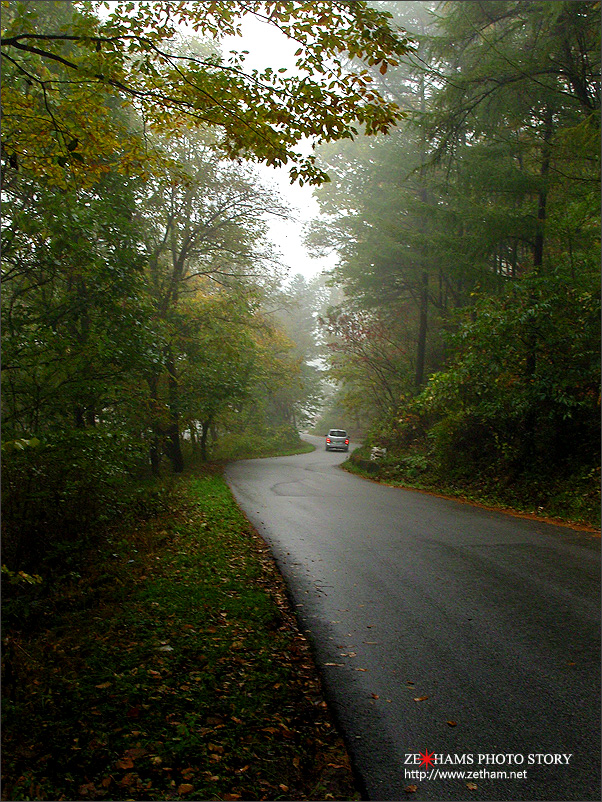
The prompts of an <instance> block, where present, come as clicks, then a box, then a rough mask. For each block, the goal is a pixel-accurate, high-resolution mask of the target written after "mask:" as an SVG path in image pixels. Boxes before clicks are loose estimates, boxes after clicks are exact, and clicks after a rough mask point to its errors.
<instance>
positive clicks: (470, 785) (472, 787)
mask: <svg viewBox="0 0 602 802" xmlns="http://www.w3.org/2000/svg"><path fill="white" fill-rule="evenodd" d="M466 787H467V788H468V790H469V791H476V790H477V788H478V787H479V786H478V785H477V784H476V783H466Z"/></svg>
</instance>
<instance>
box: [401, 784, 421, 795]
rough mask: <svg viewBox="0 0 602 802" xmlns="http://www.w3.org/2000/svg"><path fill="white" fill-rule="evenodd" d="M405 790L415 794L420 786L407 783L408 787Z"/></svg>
mask: <svg viewBox="0 0 602 802" xmlns="http://www.w3.org/2000/svg"><path fill="white" fill-rule="evenodd" d="M403 790H404V791H406V792H407V793H408V794H415V793H416V791H417V790H418V786H417V785H406V787H405V788H404V789H403Z"/></svg>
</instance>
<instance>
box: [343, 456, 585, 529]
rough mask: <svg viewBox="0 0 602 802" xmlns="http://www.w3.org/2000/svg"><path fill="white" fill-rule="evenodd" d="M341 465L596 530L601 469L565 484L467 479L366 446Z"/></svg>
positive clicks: (413, 458)
mask: <svg viewBox="0 0 602 802" xmlns="http://www.w3.org/2000/svg"><path fill="white" fill-rule="evenodd" d="M341 467H343V468H344V469H345V470H347V471H349V472H350V473H355V474H357V475H358V476H363V477H364V478H366V479H372V480H373V481H377V482H381V483H383V484H388V485H391V486H393V487H405V488H409V489H412V490H422V491H425V492H428V493H435V494H439V495H442V496H446V497H449V498H455V499H458V500H459V501H466V502H470V503H474V504H481V505H483V506H487V507H492V508H494V509H499V510H501V511H505V512H510V513H518V514H521V515H526V516H534V517H537V518H542V519H547V520H549V521H550V522H551V523H562V524H568V525H572V526H577V527H582V528H586V529H593V530H596V531H598V530H599V529H600V481H599V476H600V474H599V470H598V471H592V472H591V474H588V475H587V476H583V477H573V478H572V479H571V480H570V481H565V482H560V481H556V482H554V481H546V480H544V479H542V478H541V477H536V478H534V479H531V480H529V479H528V478H525V477H524V478H522V479H521V481H519V482H514V483H510V482H508V481H503V480H502V479H499V478H495V479H492V478H490V477H479V476H475V477H474V478H473V479H472V480H471V481H467V480H465V479H461V478H458V477H456V478H454V479H452V478H451V477H446V476H443V475H441V474H440V473H439V472H438V471H436V470H435V469H433V468H432V467H431V466H430V464H429V460H428V459H427V458H426V457H424V456H423V455H421V454H418V455H413V454H410V455H408V456H406V457H405V458H397V459H394V458H385V459H384V460H381V461H371V460H370V456H369V448H368V447H366V448H362V449H358V450H356V451H354V452H353V454H352V455H351V456H350V458H349V459H348V460H346V461H345V463H343V465H342V466H341Z"/></svg>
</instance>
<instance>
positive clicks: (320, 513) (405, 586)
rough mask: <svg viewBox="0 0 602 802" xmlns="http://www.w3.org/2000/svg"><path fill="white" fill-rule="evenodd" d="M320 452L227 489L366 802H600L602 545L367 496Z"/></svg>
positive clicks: (264, 468)
mask: <svg viewBox="0 0 602 802" xmlns="http://www.w3.org/2000/svg"><path fill="white" fill-rule="evenodd" d="M306 439H307V440H309V441H311V442H312V443H314V444H316V445H317V446H318V450H316V451H315V452H313V453H311V454H304V455H299V456H295V457H279V458H275V459H266V460H247V461H241V462H236V463H232V464H230V465H229V466H228V468H227V473H226V476H227V479H228V482H229V484H230V486H231V488H232V489H233V491H234V494H235V496H236V498H237V500H238V502H239V504H240V506H241V507H242V509H243V510H244V512H245V513H246V515H247V516H248V518H249V519H250V521H251V522H252V523H253V524H254V526H255V527H256V529H257V530H258V531H259V532H260V534H261V535H262V536H263V537H264V539H265V540H266V541H267V542H268V544H269V545H270V547H271V549H272V553H273V554H274V556H275V558H276V560H277V562H278V564H279V567H280V570H281V571H282V573H283V575H284V577H285V579H286V581H287V584H288V586H289V589H290V592H291V595H292V598H293V600H294V603H295V604H296V609H297V613H298V616H299V620H300V622H301V625H302V627H303V628H304V630H305V632H306V634H307V633H309V635H308V637H309V638H310V639H311V641H312V643H313V645H314V650H315V656H316V661H317V663H318V665H319V667H320V669H321V672H322V675H323V678H324V682H325V685H326V689H327V693H328V694H329V697H330V700H331V703H332V706H333V709H334V712H335V714H336V716H337V718H338V720H339V723H340V725H341V728H342V731H343V733H344V735H345V737H346V740H347V743H348V747H349V750H350V753H351V755H352V759H353V761H354V764H355V766H356V769H357V771H358V774H359V776H360V777H361V780H362V782H363V784H364V788H365V797H366V798H368V799H371V800H403V799H416V800H418V799H435V800H447V799H460V800H468V799H470V800H473V799H474V800H478V799H487V800H514V799H516V800H565V799H566V800H568V799H575V800H590V799H591V800H598V799H600V723H599V722H600V697H599V691H600V653H599V644H600V640H599V623H600V597H599V578H600V570H599V546H600V540H599V537H597V536H596V535H595V534H592V533H589V532H582V531H576V530H573V529H570V528H565V527H559V526H552V525H550V524H545V523H541V522H538V521H535V520H526V519H521V518H517V517H513V516H509V515H506V514H503V513H498V512H491V511H488V510H484V509H481V508H478V507H474V506H471V505H468V504H462V503H459V502H455V501H449V500H446V499H441V498H437V497H435V496H430V495H427V494H424V493H418V492H412V491H405V490H401V489H399V488H392V487H385V486H382V485H379V484H377V483H375V482H370V481H366V480H364V479H361V478H359V477H356V476H353V475H350V474H348V473H347V472H345V471H343V470H342V469H341V468H340V467H339V463H341V462H342V461H343V460H344V459H345V458H346V456H347V455H346V454H341V453H337V452H334V453H333V452H328V453H326V452H325V451H324V450H323V440H322V439H319V438H311V437H307V438H306ZM433 753H434V754H435V755H436V758H433V760H434V761H435V762H434V763H431V760H430V759H429V757H430V755H431V754H433ZM425 754H426V755H427V757H426V764H425V763H424V761H425V758H424V757H421V755H425ZM445 771H447V772H459V771H464V772H465V775H464V776H463V777H461V776H458V775H456V776H455V777H453V776H449V775H448V776H444V775H443V772H445ZM418 772H422V773H423V775H425V776H421V775H420V774H419V773H418ZM469 772H472V773H471V774H469ZM501 772H507V774H506V776H505V777H504V776H503V774H501ZM510 772H515V774H513V775H512V774H510ZM469 783H471V784H474V785H475V786H477V787H476V788H472V789H471V788H469V787H468V784H469ZM411 786H416V790H415V791H409V792H408V791H406V790H404V789H406V788H408V787H411Z"/></svg>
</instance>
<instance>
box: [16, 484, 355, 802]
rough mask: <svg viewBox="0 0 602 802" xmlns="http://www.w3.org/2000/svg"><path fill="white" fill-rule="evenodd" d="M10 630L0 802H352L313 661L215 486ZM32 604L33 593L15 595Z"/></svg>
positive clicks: (103, 547)
mask: <svg viewBox="0 0 602 802" xmlns="http://www.w3.org/2000/svg"><path fill="white" fill-rule="evenodd" d="M171 498H172V504H171V508H170V509H169V510H166V511H164V512H162V513H160V514H157V515H156V516H155V517H153V518H151V519H147V520H142V521H138V522H127V523H124V524H122V525H120V526H116V527H113V528H112V529H110V530H107V531H106V532H105V534H104V536H103V537H102V538H100V539H99V540H98V541H97V542H96V545H95V546H94V548H92V549H89V550H88V551H87V552H85V553H82V554H81V555H80V564H79V565H78V566H77V570H75V568H72V570H71V571H70V572H68V573H65V574H64V575H63V576H62V578H61V580H60V582H57V583H56V584H54V585H53V586H48V584H47V583H46V582H42V584H41V585H36V584H33V585H31V587H30V592H31V599H30V611H29V613H28V614H27V615H23V614H22V613H23V610H24V609H25V602H24V598H25V595H26V591H24V590H23V589H22V588H21V595H20V598H19V600H18V601H19V605H20V606H19V607H18V610H20V611H21V615H20V616H18V615H16V614H14V613H16V611H17V607H14V608H13V610H12V613H13V614H11V609H10V608H11V603H12V604H13V605H16V604H17V599H16V597H15V598H13V599H9V600H8V608H9V609H8V612H9V615H8V621H7V622H5V637H4V642H3V647H4V664H3V674H4V676H3V693H4V704H3V715H4V726H3V749H2V757H3V795H2V798H3V799H11V800H25V799H57V800H76V799H148V800H157V799H184V798H190V799H207V800H210V799H216V800H217V799H219V800H238V799H241V800H245V799H257V800H259V799H291V798H292V799H356V798H358V794H357V791H356V788H355V785H354V780H353V775H352V772H351V769H350V766H349V760H348V757H347V753H346V751H345V748H344V745H343V743H342V741H341V739H340V737H339V735H338V734H337V731H336V728H335V726H334V724H333V721H332V720H331V718H330V714H329V711H328V708H327V705H326V702H325V701H324V699H323V696H322V692H321V686H320V681H319V679H318V676H317V673H316V670H315V667H314V664H313V662H312V659H311V654H310V651H309V646H308V644H307V642H306V640H305V639H304V637H303V636H302V635H301V634H300V632H299V631H298V629H297V626H296V623H295V618H294V615H293V614H292V613H291V611H290V609H289V607H288V604H287V600H286V595H285V589H284V586H283V583H282V580H281V578H280V575H279V574H278V571H277V570H276V568H275V566H274V564H273V561H272V559H271V557H270V556H269V554H268V552H267V548H266V546H265V545H264V543H263V541H261V539H260V538H259V537H258V536H257V535H256V533H255V532H254V531H253V530H252V529H251V528H250V526H249V524H248V523H247V521H246V519H245V518H244V517H243V515H242V514H241V513H240V511H239V510H238V508H237V506H236V504H235V503H234V501H233V499H232V496H231V494H230V492H229V490H228V487H227V485H226V484H225V482H224V480H223V478H222V477H221V474H220V472H219V471H218V470H216V469H213V470H211V469H209V468H206V469H204V470H203V471H201V472H199V471H197V472H195V474H190V475H187V476H185V477H183V478H182V479H181V480H180V481H179V482H178V483H177V484H176V486H174V488H172V491H171ZM26 590H27V589H26Z"/></svg>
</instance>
